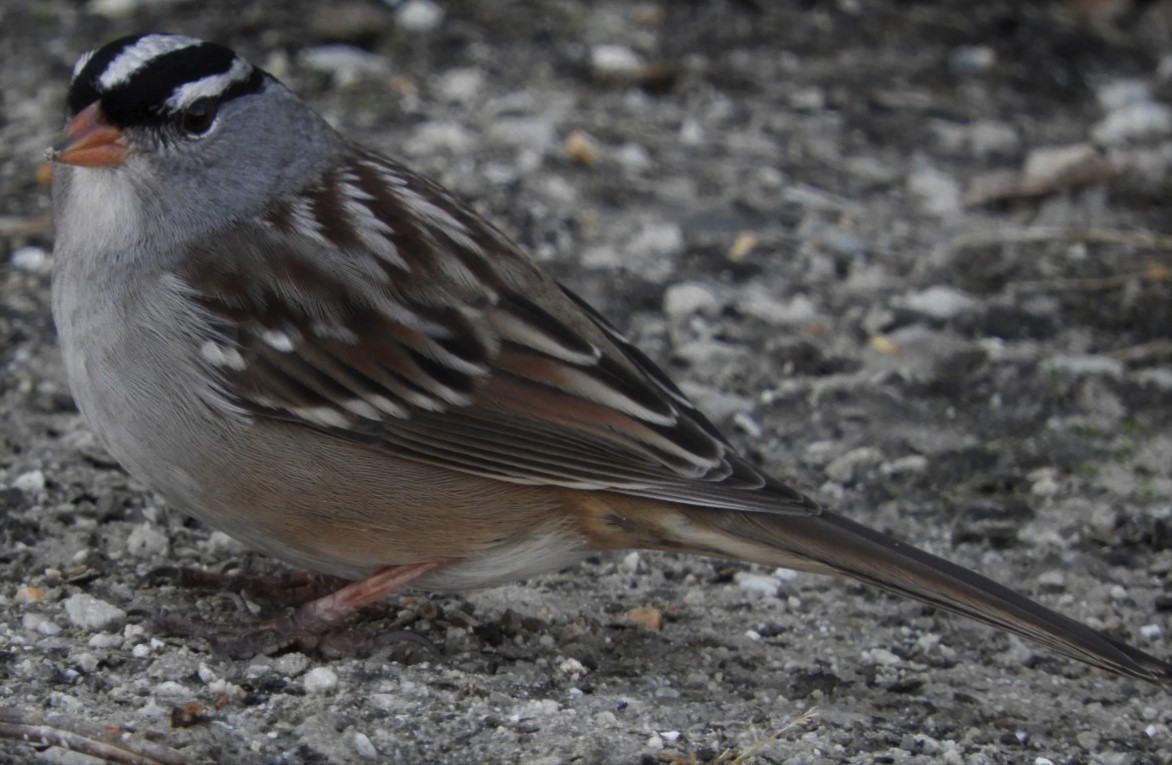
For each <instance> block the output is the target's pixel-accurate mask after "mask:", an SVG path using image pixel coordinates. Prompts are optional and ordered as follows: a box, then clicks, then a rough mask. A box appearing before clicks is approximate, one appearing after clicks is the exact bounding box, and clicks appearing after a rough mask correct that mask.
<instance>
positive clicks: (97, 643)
mask: <svg viewBox="0 0 1172 765" xmlns="http://www.w3.org/2000/svg"><path fill="white" fill-rule="evenodd" d="M86 645H88V646H89V647H90V648H98V649H109V648H117V647H118V646H120V645H122V636H121V635H115V634H113V633H110V632H99V633H97V634H96V635H91V636H90V639H89V640H87V641H86Z"/></svg>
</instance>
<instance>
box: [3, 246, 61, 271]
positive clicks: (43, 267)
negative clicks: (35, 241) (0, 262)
mask: <svg viewBox="0 0 1172 765" xmlns="http://www.w3.org/2000/svg"><path fill="white" fill-rule="evenodd" d="M9 262H10V263H12V267H13V268H16V269H19V270H21V271H28V272H29V273H33V274H46V273H48V272H49V271H51V270H52V269H53V261H52V259H51V258H50V257H49V253H48V252H46V251H45V250H44V249H43V248H41V247H21V248H20V249H18V250H16V251H15V252H13V253H12V257H11V258H9Z"/></svg>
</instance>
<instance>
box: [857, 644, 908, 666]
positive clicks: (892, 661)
mask: <svg viewBox="0 0 1172 765" xmlns="http://www.w3.org/2000/svg"><path fill="white" fill-rule="evenodd" d="M863 661H865V662H867V663H869V664H882V665H883V666H885V667H893V666H895V665H896V664H902V663H903V659H901V658H899V657H898V656H896V655H895V654H894V653H892V652H891V651H888V650H887V649H886V648H872V649H871V650H869V651H864V652H863Z"/></svg>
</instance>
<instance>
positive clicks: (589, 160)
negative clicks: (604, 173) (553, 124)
mask: <svg viewBox="0 0 1172 765" xmlns="http://www.w3.org/2000/svg"><path fill="white" fill-rule="evenodd" d="M563 149H564V150H565V152H566V156H567V157H568V158H569V159H571V160H572V161H574V162H577V163H578V164H580V165H593V164H594V163H595V162H597V161H598V142H597V141H595V140H594V137H593V136H591V135H590V134H589V133H587V132H586V131H584V130H575V131H574V132H572V133H570V134H569V135H568V136H566V141H565V144H564V145H563Z"/></svg>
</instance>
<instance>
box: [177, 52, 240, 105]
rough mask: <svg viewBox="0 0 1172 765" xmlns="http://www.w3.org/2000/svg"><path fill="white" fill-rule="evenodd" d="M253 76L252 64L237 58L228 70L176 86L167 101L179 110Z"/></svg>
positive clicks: (222, 91) (216, 94) (218, 93)
mask: <svg viewBox="0 0 1172 765" xmlns="http://www.w3.org/2000/svg"><path fill="white" fill-rule="evenodd" d="M251 76H252V64H249V63H248V62H247V61H245V60H244V59H242V58H237V59H236V60H235V61H233V62H232V67H231V68H230V69H229V70H228V71H226V72H221V73H220V74H210V75H208V76H207V77H204V78H203V79H199V80H196V81H195V82H189V83H187V84H186V85H183V86H181V87H179V88H176V89H175V92H174V93H172V94H171V97H170V98H168V99H167V101H166V105H167V108H168V109H170V110H171V111H179V110H181V109H184V108H186V107H188V106H191V105H192V104H193V103H195V102H196V101H197V100H199V99H201V98H206V97H208V96H218V95H221V94H222V93H224V91H226V90H228V88H230V87H232V86H233V85H234V84H236V83H237V82H243V81H245V80H247V79H248V78H249V77H251Z"/></svg>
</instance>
